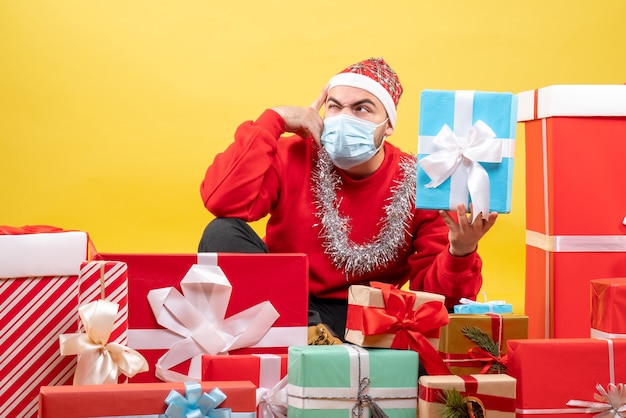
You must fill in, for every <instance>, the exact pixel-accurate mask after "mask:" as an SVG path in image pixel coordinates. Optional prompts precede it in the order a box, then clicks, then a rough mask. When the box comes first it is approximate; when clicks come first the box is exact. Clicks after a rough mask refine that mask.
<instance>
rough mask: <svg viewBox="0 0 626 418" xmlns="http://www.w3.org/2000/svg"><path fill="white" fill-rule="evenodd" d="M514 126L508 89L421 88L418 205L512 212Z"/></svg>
mask: <svg viewBox="0 0 626 418" xmlns="http://www.w3.org/2000/svg"><path fill="white" fill-rule="evenodd" d="M516 126H517V96H516V95H514V94H512V93H496V92H480V91H466V90H456V91H446V90H424V91H423V92H422V94H421V103H420V118H419V137H418V148H417V154H418V155H417V158H418V162H417V180H416V181H417V187H416V207H417V208H420V209H445V210H456V207H457V205H458V204H459V203H462V204H464V205H465V207H466V208H467V209H469V205H470V203H472V204H473V207H474V215H475V217H476V216H477V215H478V214H479V213H481V212H483V213H484V214H485V215H486V214H487V213H488V212H498V213H509V212H511V197H512V190H513V189H512V184H513V181H512V180H513V161H514V153H515V137H516Z"/></svg>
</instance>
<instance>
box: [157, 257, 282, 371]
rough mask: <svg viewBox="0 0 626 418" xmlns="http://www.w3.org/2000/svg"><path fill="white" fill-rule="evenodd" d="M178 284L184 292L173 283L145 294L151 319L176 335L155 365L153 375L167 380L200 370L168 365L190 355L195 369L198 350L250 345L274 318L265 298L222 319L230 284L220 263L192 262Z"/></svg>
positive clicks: (216, 350)
mask: <svg viewBox="0 0 626 418" xmlns="http://www.w3.org/2000/svg"><path fill="white" fill-rule="evenodd" d="M180 287H181V289H182V292H183V294H181V293H180V292H179V291H178V290H177V289H175V288H174V287H169V288H162V289H154V290H151V291H150V292H149V293H148V302H149V303H150V307H151V308H152V312H153V313H154V316H155V318H156V321H157V322H158V323H159V324H160V325H162V326H163V327H165V328H167V329H168V330H170V331H172V332H173V333H174V334H176V335H177V336H178V340H177V341H176V342H175V343H174V344H173V345H172V347H171V348H170V349H169V351H168V352H166V353H165V354H164V355H163V356H162V357H161V358H160V359H159V360H158V361H157V364H156V376H157V377H159V378H160V379H161V380H164V381H166V382H176V381H185V380H189V378H190V377H192V378H194V379H200V376H199V375H198V376H191V375H190V376H185V375H183V374H181V373H178V372H174V371H171V370H169V369H171V368H172V367H174V366H176V365H178V364H180V363H183V362H184V361H186V360H189V359H191V360H192V366H191V369H192V370H196V371H199V370H200V368H199V367H195V366H194V363H196V365H199V364H197V363H199V361H200V359H201V355H202V354H220V353H226V352H227V351H229V350H234V349H237V348H243V347H249V346H252V345H254V344H256V343H257V342H258V341H259V340H261V338H262V337H263V336H264V335H265V333H267V331H268V330H269V329H270V328H271V326H272V324H273V323H274V322H275V321H276V319H278V317H279V314H278V312H277V311H276V309H275V308H274V306H273V305H272V304H271V303H270V302H269V301H266V302H262V303H259V304H257V305H255V306H252V307H250V308H248V309H246V310H245V311H242V312H240V313H237V314H235V315H232V316H230V317H229V318H226V319H225V315H226V308H227V307H228V302H229V300H230V295H231V292H232V285H231V284H230V282H229V281H228V279H227V278H226V275H225V274H224V272H223V271H222V269H221V268H220V267H219V266H215V265H201V264H194V265H193V266H191V268H190V269H189V271H188V272H187V274H186V275H185V277H183V280H182V281H181V282H180ZM194 373H195V371H192V374H194Z"/></svg>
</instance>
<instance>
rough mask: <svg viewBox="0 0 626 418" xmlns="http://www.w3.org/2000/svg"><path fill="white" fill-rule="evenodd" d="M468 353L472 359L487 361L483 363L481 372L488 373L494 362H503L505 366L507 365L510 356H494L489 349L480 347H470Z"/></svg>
mask: <svg viewBox="0 0 626 418" xmlns="http://www.w3.org/2000/svg"><path fill="white" fill-rule="evenodd" d="M468 354H469V356H470V357H471V358H472V359H474V360H478V361H480V362H484V363H485V364H484V365H483V368H482V369H481V370H480V374H485V373H487V372H488V371H489V369H490V368H491V366H492V365H493V364H494V363H498V364H501V365H502V366H504V367H505V368H506V367H507V363H508V356H507V355H506V354H505V355H499V356H494V355H493V354H491V353H490V352H489V351H487V350H484V349H482V348H480V347H472V348H470V349H469V353H468Z"/></svg>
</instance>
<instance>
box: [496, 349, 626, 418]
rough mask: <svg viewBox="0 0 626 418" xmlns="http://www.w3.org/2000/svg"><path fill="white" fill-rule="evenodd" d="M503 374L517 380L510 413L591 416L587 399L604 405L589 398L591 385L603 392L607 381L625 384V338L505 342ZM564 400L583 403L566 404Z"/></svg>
mask: <svg viewBox="0 0 626 418" xmlns="http://www.w3.org/2000/svg"><path fill="white" fill-rule="evenodd" d="M507 373H508V374H509V375H510V376H512V377H514V378H515V379H517V394H516V397H515V409H516V416H518V417H524V416H531V417H533V418H543V417H546V418H547V417H554V416H558V415H563V416H566V417H569V416H572V415H571V414H584V413H588V414H589V416H593V415H594V414H590V412H591V411H586V409H587V408H588V407H590V406H591V405H589V403H592V402H597V403H599V405H597V406H603V405H602V404H603V403H604V401H602V400H598V399H596V398H595V393H596V391H597V386H598V385H601V386H602V387H603V388H604V389H605V390H606V389H607V388H608V386H609V384H611V383H613V384H619V383H624V382H626V340H624V339H616V340H611V339H596V338H552V339H529V340H509V341H508V372H507ZM570 401H582V402H583V403H585V402H586V403H587V407H581V406H580V405H581V404H580V403H579V402H576V403H575V404H574V405H568V403H569V402H570ZM604 406H606V405H604ZM622 406H623V405H622ZM601 410H602V409H601ZM601 410H600V411H597V412H596V413H599V412H601ZM611 416H613V415H611Z"/></svg>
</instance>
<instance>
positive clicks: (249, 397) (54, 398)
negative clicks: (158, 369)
mask: <svg viewBox="0 0 626 418" xmlns="http://www.w3.org/2000/svg"><path fill="white" fill-rule="evenodd" d="M201 386H202V391H203V392H205V393H209V392H210V391H211V390H212V389H213V388H216V387H217V388H219V389H220V390H221V391H222V392H224V394H225V395H226V399H225V400H224V401H223V402H222V403H221V404H220V405H219V406H218V408H231V409H232V411H233V412H235V413H239V414H238V416H241V417H242V418H243V417H249V418H253V417H254V414H255V412H254V410H255V387H254V385H253V384H252V383H251V382H240V381H232V382H202V383H201ZM171 390H176V391H177V392H179V393H180V394H181V395H185V385H184V384H183V383H129V384H127V385H86V386H43V387H42V388H41V392H40V394H39V418H83V417H104V416H109V417H110V416H141V415H148V414H163V413H164V412H165V410H166V408H167V405H166V403H165V399H166V397H167V396H168V394H169V393H170V391H171Z"/></svg>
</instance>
